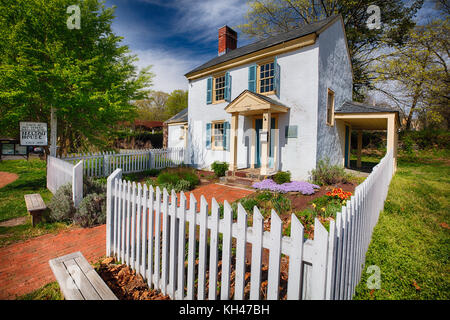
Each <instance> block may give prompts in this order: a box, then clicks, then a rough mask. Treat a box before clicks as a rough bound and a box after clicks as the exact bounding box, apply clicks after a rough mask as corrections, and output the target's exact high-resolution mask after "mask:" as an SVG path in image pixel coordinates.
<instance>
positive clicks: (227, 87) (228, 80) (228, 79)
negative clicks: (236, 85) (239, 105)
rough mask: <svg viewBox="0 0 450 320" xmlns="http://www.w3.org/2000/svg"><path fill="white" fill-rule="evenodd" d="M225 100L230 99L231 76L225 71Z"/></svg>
mask: <svg viewBox="0 0 450 320" xmlns="http://www.w3.org/2000/svg"><path fill="white" fill-rule="evenodd" d="M225 101H228V102H230V101H231V76H230V73H229V72H227V73H225Z"/></svg>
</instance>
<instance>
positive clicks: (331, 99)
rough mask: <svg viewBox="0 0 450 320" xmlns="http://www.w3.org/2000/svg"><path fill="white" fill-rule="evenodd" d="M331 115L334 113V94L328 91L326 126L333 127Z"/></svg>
mask: <svg viewBox="0 0 450 320" xmlns="http://www.w3.org/2000/svg"><path fill="white" fill-rule="evenodd" d="M333 113H334V92H333V90H330V89H328V95H327V124H328V125H330V126H332V125H333Z"/></svg>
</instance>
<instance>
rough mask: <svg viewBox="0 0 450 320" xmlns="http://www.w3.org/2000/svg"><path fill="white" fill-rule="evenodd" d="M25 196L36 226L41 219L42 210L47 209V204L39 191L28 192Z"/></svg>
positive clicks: (28, 209)
mask: <svg viewBox="0 0 450 320" xmlns="http://www.w3.org/2000/svg"><path fill="white" fill-rule="evenodd" d="M24 197H25V204H26V205H27V211H28V213H29V214H30V215H31V217H32V223H33V227H34V226H36V224H38V223H39V222H40V221H41V215H42V212H43V211H44V210H46V209H47V206H46V205H45V203H44V200H42V197H41V195H40V194H39V193H33V194H26V195H25V196H24Z"/></svg>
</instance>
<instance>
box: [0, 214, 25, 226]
mask: <svg viewBox="0 0 450 320" xmlns="http://www.w3.org/2000/svg"><path fill="white" fill-rule="evenodd" d="M29 218H30V217H29V216H26V217H19V218H14V219H9V220H6V221H3V222H0V227H15V226H18V225H21V224H25V223H27V221H28V219H29Z"/></svg>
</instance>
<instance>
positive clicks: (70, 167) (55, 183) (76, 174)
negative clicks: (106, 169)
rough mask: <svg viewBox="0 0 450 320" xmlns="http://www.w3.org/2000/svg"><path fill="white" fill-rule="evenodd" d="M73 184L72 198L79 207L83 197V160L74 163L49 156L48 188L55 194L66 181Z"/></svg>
mask: <svg viewBox="0 0 450 320" xmlns="http://www.w3.org/2000/svg"><path fill="white" fill-rule="evenodd" d="M69 182H70V183H71V184H72V200H73V203H74V204H75V206H76V207H77V206H78V204H79V203H80V201H81V200H82V199H83V160H80V161H78V163H77V164H72V163H69V162H66V161H63V160H61V159H58V158H55V157H52V156H48V157H47V189H49V190H50V191H51V192H52V193H53V194H55V192H56V191H57V190H58V189H59V187H61V186H62V185H64V184H66V183H69Z"/></svg>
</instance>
